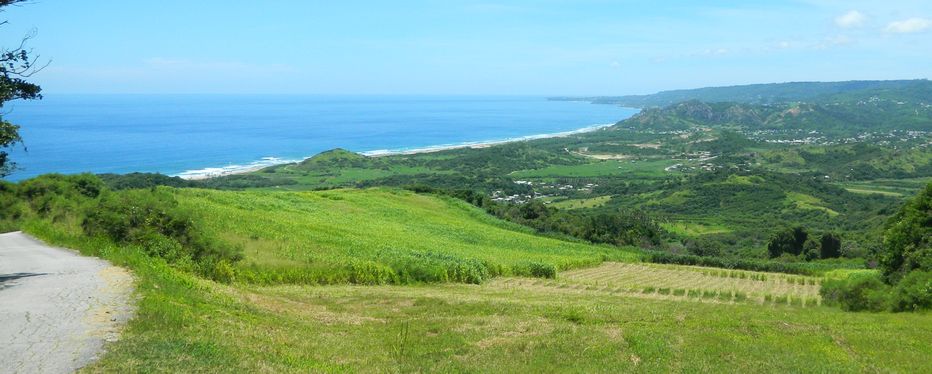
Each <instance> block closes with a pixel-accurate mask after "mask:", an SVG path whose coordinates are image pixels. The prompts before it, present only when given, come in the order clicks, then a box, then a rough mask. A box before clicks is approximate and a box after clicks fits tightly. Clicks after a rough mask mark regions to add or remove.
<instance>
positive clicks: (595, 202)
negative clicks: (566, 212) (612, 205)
mask: <svg viewBox="0 0 932 374" xmlns="http://www.w3.org/2000/svg"><path fill="white" fill-rule="evenodd" d="M611 199H612V197H611V196H598V197H593V198H589V199H568V200H560V201H557V202H555V203H553V204H551V205H550V206H552V207H554V208H560V209H585V208H596V207H600V206H602V205H605V203H607V202H608V201H609V200H611Z"/></svg>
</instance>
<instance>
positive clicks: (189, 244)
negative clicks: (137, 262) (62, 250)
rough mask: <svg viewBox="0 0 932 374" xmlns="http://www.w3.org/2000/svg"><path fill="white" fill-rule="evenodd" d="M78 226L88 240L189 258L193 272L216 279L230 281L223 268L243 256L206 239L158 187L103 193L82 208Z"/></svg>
mask: <svg viewBox="0 0 932 374" xmlns="http://www.w3.org/2000/svg"><path fill="white" fill-rule="evenodd" d="M81 226H82V228H83V229H84V232H85V233H86V234H88V235H89V236H104V237H106V238H109V239H110V240H113V241H114V242H117V243H121V244H125V245H138V246H139V247H141V248H142V249H143V251H145V253H146V254H147V255H149V256H153V257H161V258H164V259H165V260H166V261H168V262H169V263H176V262H179V261H182V260H193V261H194V262H195V263H199V264H201V266H198V267H197V268H198V269H199V270H200V272H201V273H202V275H205V276H207V277H211V278H213V277H214V276H220V277H221V278H217V279H218V280H226V279H227V278H229V280H232V277H231V276H230V274H228V273H229V272H227V271H226V270H227V269H225V268H224V267H226V266H232V265H231V264H232V263H235V262H236V261H239V260H240V259H241V257H242V254H241V252H242V248H240V247H236V246H232V245H229V244H226V243H224V242H222V241H219V240H213V238H207V237H205V236H204V234H203V233H202V232H201V231H200V230H199V229H198V227H197V226H196V224H195V220H194V218H193V216H192V214H191V213H190V212H188V211H186V210H183V209H182V208H180V207H178V203H177V202H176V201H175V198H174V196H173V195H172V194H170V193H169V192H168V191H165V190H162V189H150V190H127V191H120V192H110V193H106V194H103V195H101V198H100V200H99V202H98V203H97V204H94V205H91V206H89V207H88V208H87V212H86V214H85V218H84V220H83V222H82V224H81ZM217 266H219V267H220V268H216V267H217ZM231 269H232V268H231Z"/></svg>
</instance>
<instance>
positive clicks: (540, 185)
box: [492, 180, 599, 204]
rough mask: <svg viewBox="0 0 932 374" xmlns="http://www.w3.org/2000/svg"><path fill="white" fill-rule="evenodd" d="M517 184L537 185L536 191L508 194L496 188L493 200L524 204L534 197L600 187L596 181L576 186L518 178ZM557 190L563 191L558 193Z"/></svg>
mask: <svg viewBox="0 0 932 374" xmlns="http://www.w3.org/2000/svg"><path fill="white" fill-rule="evenodd" d="M514 183H515V184H519V185H525V186H532V187H534V186H536V188H535V191H534V192H533V193H531V194H513V195H508V194H506V193H505V192H504V191H502V190H496V191H493V192H492V200H493V201H498V202H507V203H514V204H524V203H527V202H529V201H531V200H534V199H541V198H545V197H551V196H555V195H563V194H565V193H567V192H592V189H593V188H595V187H598V186H599V185H598V184H595V183H586V184H583V185H579V186H574V185H571V184H560V183H547V182H533V181H524V180H517V181H514ZM540 191H543V192H540ZM548 192H549V193H548ZM557 192H562V193H560V194H558V193H557Z"/></svg>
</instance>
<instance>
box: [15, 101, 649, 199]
mask: <svg viewBox="0 0 932 374" xmlns="http://www.w3.org/2000/svg"><path fill="white" fill-rule="evenodd" d="M636 112H637V110H636V109H631V108H622V107H616V106H610V105H596V104H590V103H586V102H569V101H549V100H547V99H546V98H545V97H513V96H292V95H53V94H49V95H46V96H45V98H44V99H43V100H41V101H29V102H22V101H17V102H12V103H8V104H7V105H6V106H5V107H4V117H3V118H4V119H6V120H9V121H12V122H14V123H16V124H18V125H20V126H22V128H21V130H20V135H22V137H23V140H24V145H18V146H16V147H15V148H13V149H12V150H11V151H10V153H11V158H12V160H13V161H14V162H16V163H17V164H18V166H19V170H17V171H16V172H15V173H14V174H12V175H11V176H8V177H7V178H6V179H8V180H14V181H15V180H21V179H26V178H30V177H33V176H36V175H39V174H45V173H66V174H70V173H80V172H92V173H128V172H136V171H138V172H158V173H163V174H168V175H194V174H198V173H204V172H209V171H211V170H220V169H223V170H235V169H237V168H249V167H256V166H260V165H267V164H275V163H284V162H292V161H298V160H301V159H304V158H307V157H310V156H313V155H314V154H317V153H319V152H322V151H325V150H328V149H333V148H338V147H339V148H345V149H348V150H351V151H355V152H364V153H367V154H383V153H391V152H401V151H409V150H414V149H423V148H431V147H437V146H452V145H458V144H469V143H476V142H487V141H502V140H511V139H520V138H525V137H531V138H533V137H536V136H546V135H547V134H554V133H563V132H568V131H574V130H579V129H583V128H591V127H593V126H599V125H607V124H612V123H615V122H617V121H619V120H622V119H625V118H628V117H630V116H631V115H633V114H634V113H636ZM23 146H25V149H24V147H23Z"/></svg>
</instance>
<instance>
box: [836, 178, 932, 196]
mask: <svg viewBox="0 0 932 374" xmlns="http://www.w3.org/2000/svg"><path fill="white" fill-rule="evenodd" d="M929 182H932V178H906V179H877V180H871V181H859V182H843V183H838V185H839V186H841V187H843V188H845V189H846V190H848V191H851V192H854V193H859V194H880V195H886V196H895V197H904V196H912V195H913V194H915V193H916V191H918V190H920V189H921V188H922V187H925V185H926V184H928V183H929Z"/></svg>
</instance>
